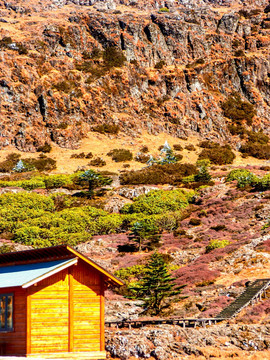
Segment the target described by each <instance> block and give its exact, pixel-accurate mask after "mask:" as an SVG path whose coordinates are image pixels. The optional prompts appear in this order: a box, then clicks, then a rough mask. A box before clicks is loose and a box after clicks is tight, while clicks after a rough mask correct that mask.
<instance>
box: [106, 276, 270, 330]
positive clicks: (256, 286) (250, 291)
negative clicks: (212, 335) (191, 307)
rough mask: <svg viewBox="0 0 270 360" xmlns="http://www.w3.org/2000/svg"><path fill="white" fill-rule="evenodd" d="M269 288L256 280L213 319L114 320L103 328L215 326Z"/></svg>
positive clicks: (258, 298)
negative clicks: (162, 325) (166, 325)
mask: <svg viewBox="0 0 270 360" xmlns="http://www.w3.org/2000/svg"><path fill="white" fill-rule="evenodd" d="M268 287H270V279H257V280H255V281H254V282H253V283H252V284H251V285H249V286H248V287H247V288H246V290H245V291H244V292H243V293H242V294H241V295H240V296H238V298H236V300H235V301H233V302H232V303H231V304H230V305H229V306H227V307H226V308H225V309H223V310H222V311H221V312H220V313H219V314H218V315H217V316H216V317H215V318H201V319H197V318H195V319H176V318H171V319H150V320H127V319H124V320H119V321H118V320H115V321H106V322H105V326H107V327H116V328H138V327H142V326H146V325H160V324H170V325H179V326H182V327H183V328H185V327H194V328H196V327H197V326H202V327H205V326H206V325H212V324H216V323H218V322H220V321H223V320H228V319H230V318H232V317H233V316H235V315H236V314H237V313H239V312H240V311H241V310H242V309H243V308H244V307H246V306H248V305H249V304H251V305H254V304H255V302H256V301H258V300H261V299H262V296H263V295H265V293H266V290H267V288H268Z"/></svg>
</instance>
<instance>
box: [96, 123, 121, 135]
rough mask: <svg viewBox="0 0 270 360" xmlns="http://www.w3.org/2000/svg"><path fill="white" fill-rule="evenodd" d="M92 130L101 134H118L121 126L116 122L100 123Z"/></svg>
mask: <svg viewBox="0 0 270 360" xmlns="http://www.w3.org/2000/svg"><path fill="white" fill-rule="evenodd" d="M92 130H93V131H96V132H99V133H101V134H118V133H119V131H120V127H119V125H116V124H100V125H96V126H94V127H93V128H92Z"/></svg>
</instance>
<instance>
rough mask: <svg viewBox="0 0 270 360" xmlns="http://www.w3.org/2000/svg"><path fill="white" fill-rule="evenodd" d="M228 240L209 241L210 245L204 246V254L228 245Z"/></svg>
mask: <svg viewBox="0 0 270 360" xmlns="http://www.w3.org/2000/svg"><path fill="white" fill-rule="evenodd" d="M229 244H230V241H229V240H226V239H224V240H211V241H210V243H209V244H208V245H207V246H206V249H205V251H206V253H209V252H210V251H212V250H214V249H223V248H224V247H225V246H227V245H229Z"/></svg>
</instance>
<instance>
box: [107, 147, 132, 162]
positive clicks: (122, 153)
mask: <svg viewBox="0 0 270 360" xmlns="http://www.w3.org/2000/svg"><path fill="white" fill-rule="evenodd" d="M107 155H108V156H111V157H112V160H114V161H115V162H122V161H130V160H132V158H133V155H132V152H131V151H130V150H127V149H113V150H111V151H110V152H108V154H107Z"/></svg>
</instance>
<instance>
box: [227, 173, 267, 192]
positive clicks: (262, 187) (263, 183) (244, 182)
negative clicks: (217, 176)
mask: <svg viewBox="0 0 270 360" xmlns="http://www.w3.org/2000/svg"><path fill="white" fill-rule="evenodd" d="M233 180H237V187H239V188H245V187H247V186H251V187H252V188H254V190H256V191H266V190H269V189H270V174H266V175H264V176H262V177H258V176H256V175H254V174H253V173H252V172H250V171H249V170H246V169H235V170H232V171H231V172H230V173H229V174H228V175H227V178H226V181H233Z"/></svg>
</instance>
